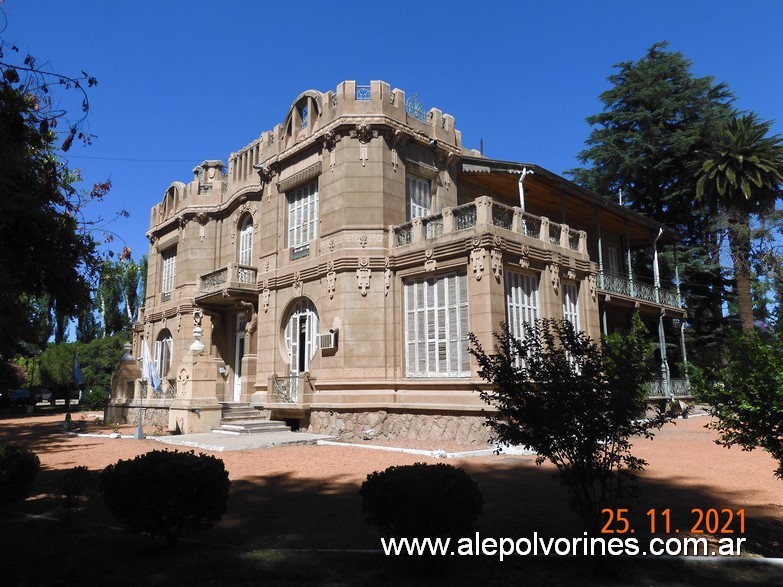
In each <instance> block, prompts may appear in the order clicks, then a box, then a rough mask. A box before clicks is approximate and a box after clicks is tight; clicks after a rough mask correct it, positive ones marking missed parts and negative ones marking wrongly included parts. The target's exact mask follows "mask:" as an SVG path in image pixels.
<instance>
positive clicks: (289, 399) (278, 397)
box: [274, 375, 299, 404]
mask: <svg viewBox="0 0 783 587" xmlns="http://www.w3.org/2000/svg"><path fill="white" fill-rule="evenodd" d="M274 387H275V389H274V393H275V401H276V402H277V403H281V404H295V403H296V402H297V398H298V397H299V376H298V375H289V376H288V377H275V379H274Z"/></svg>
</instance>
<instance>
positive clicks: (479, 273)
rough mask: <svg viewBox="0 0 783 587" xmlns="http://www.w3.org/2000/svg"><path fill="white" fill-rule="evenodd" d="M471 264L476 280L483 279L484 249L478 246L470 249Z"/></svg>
mask: <svg viewBox="0 0 783 587" xmlns="http://www.w3.org/2000/svg"><path fill="white" fill-rule="evenodd" d="M470 266H471V268H472V269H473V275H474V276H475V277H476V281H481V278H482V277H483V276H484V249H482V248H481V247H476V248H474V249H473V250H472V251H470Z"/></svg>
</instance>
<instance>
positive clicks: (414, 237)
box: [389, 196, 587, 254]
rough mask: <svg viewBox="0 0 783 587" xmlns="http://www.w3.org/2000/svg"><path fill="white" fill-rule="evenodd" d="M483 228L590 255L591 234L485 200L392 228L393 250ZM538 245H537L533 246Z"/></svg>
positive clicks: (477, 200) (445, 210) (390, 235)
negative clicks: (495, 228) (588, 248)
mask: <svg viewBox="0 0 783 587" xmlns="http://www.w3.org/2000/svg"><path fill="white" fill-rule="evenodd" d="M482 226H494V227H497V228H502V229H505V230H509V231H511V232H513V233H516V234H519V235H521V236H523V237H526V238H528V239H532V240H534V241H539V244H543V243H547V244H549V245H554V246H556V247H561V248H563V249H566V250H568V251H571V252H576V253H584V254H586V253H587V233H585V232H584V231H583V230H579V231H577V230H573V229H571V228H570V227H569V226H568V225H566V224H557V223H555V222H550V221H549V219H548V218H546V217H544V216H534V215H533V214H528V213H527V212H523V211H522V209H521V208H518V207H516V206H514V207H512V206H506V205H505V204H501V203H499V202H495V201H494V200H493V199H492V198H489V197H486V196H482V197H480V198H476V200H475V201H473V202H470V203H468V204H463V205H462V206H457V207H455V208H444V209H443V211H442V212H441V213H439V214H432V215H430V216H425V217H424V218H414V219H413V220H412V221H410V222H406V223H405V224H400V225H397V226H392V227H391V228H390V234H389V238H390V240H389V246H390V247H392V248H396V247H405V246H408V245H412V244H420V245H421V244H427V243H428V241H432V240H435V239H438V238H440V237H442V236H444V235H448V234H455V233H459V232H461V231H466V230H469V229H475V228H477V227H482ZM531 245H535V243H531ZM542 248H545V247H542Z"/></svg>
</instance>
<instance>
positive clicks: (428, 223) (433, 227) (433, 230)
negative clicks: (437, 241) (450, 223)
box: [422, 215, 443, 238]
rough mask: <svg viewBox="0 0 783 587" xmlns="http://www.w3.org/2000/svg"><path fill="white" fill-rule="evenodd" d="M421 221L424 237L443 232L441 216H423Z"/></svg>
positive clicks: (432, 236)
mask: <svg viewBox="0 0 783 587" xmlns="http://www.w3.org/2000/svg"><path fill="white" fill-rule="evenodd" d="M422 223H423V224H424V238H435V237H438V236H440V235H442V234H443V216H440V215H438V216H432V217H430V218H425V219H424V220H423V221H422Z"/></svg>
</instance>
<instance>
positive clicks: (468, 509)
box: [359, 463, 482, 538]
mask: <svg viewBox="0 0 783 587" xmlns="http://www.w3.org/2000/svg"><path fill="white" fill-rule="evenodd" d="M359 493H360V495H361V496H362V511H363V512H364V516H365V519H366V520H367V522H368V523H369V524H372V525H373V526H376V527H377V528H378V530H380V531H381V533H382V534H384V535H387V536H400V537H402V536H407V537H421V538H426V537H439V536H467V535H468V534H469V533H471V532H473V531H474V530H475V526H476V520H478V517H479V515H480V514H481V506H482V497H481V492H480V491H479V488H478V485H476V482H475V481H473V479H472V478H471V477H470V475H468V474H467V473H466V472H465V471H463V470H462V469H458V468H456V467H452V466H451V465H446V464H443V463H438V464H436V465H427V464H425V463H415V464H413V465H405V466H396V467H389V468H388V469H386V470H385V471H375V472H374V473H371V474H369V475H368V476H367V479H366V480H365V481H364V482H363V483H362V487H361V489H360V491H359Z"/></svg>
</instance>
